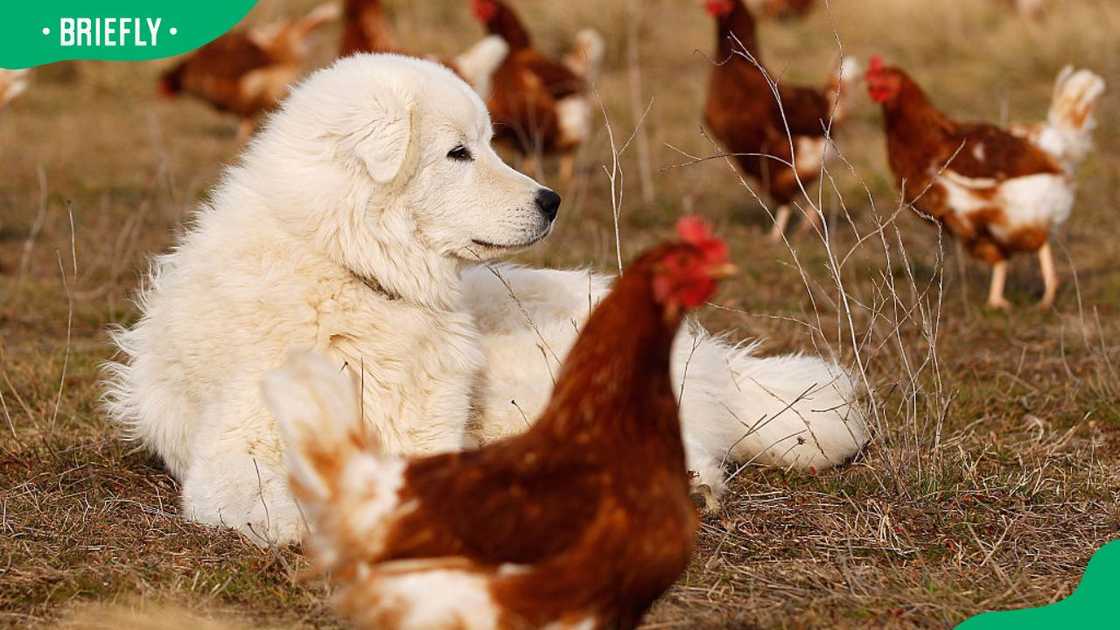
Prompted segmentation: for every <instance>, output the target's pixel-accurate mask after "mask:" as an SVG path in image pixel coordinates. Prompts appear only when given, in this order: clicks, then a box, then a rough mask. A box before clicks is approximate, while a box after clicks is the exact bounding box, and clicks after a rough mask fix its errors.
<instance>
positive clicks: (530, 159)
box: [471, 0, 606, 181]
mask: <svg viewBox="0 0 1120 630" xmlns="http://www.w3.org/2000/svg"><path fill="white" fill-rule="evenodd" d="M471 5H472V9H473V11H474V15H475V17H476V18H477V19H478V20H479V22H481V23H482V24H483V26H485V28H486V30H487V32H488V33H490V34H491V35H496V36H498V37H501V38H502V39H503V40H504V41H505V42H506V43H507V44H508V45H509V56H508V57H507V58H506V59H505V61H504V62H503V63H502V65H501V67H499V68H498V70H497V72H496V73H495V74H494V82H493V91H492V92H491V93H490V96H489V98H488V99H487V103H486V104H487V107H488V108H489V109H490V117H491V119H492V120H493V121H494V132H495V138H496V139H497V140H498V141H499V142H502V143H504V144H506V145H508V146H510V147H512V148H514V149H515V150H516V151H518V152H519V153H520V154H521V155H522V156H524V157H525V160H524V162H523V164H522V170H524V171H525V172H534V171H536V170H538V166H539V165H538V163H537V159H538V158H539V157H540V156H543V155H552V154H555V155H559V156H560V179H561V180H562V181H567V180H569V179H571V177H572V175H573V173H574V171H575V157H576V151H577V150H578V149H579V147H580V146H581V145H582V144H583V143H584V142H586V141H587V140H588V139H589V138H590V136H591V131H592V127H593V124H592V121H593V120H594V112H595V105H594V102H593V100H592V96H591V84H592V83H593V82H594V81H595V79H596V77H597V76H598V73H599V68H600V65H601V63H602V59H603V55H604V53H605V50H606V45H605V43H604V41H603V37H602V35H600V34H599V33H598V32H597V31H595V30H593V29H584V30H582V31H580V32H579V33H578V34H577V35H576V38H575V42H574V45H573V50H572V51H571V52H570V53H569V54H568V55H567V56H566V57H565V58H564V59H562V60H554V59H552V58H550V57H548V56H547V55H545V54H543V53H541V52H540V51H538V50H537V49H536V48H535V47H534V46H533V42H532V37H531V36H530V34H529V31H528V29H527V28H526V27H525V25H524V23H523V22H522V21H521V19H520V18H519V17H518V15H517V13H516V12H514V10H513V8H512V7H511V6H510V5H509V3H507V2H504V1H502V0H472V2H471Z"/></svg>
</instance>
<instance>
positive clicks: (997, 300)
mask: <svg viewBox="0 0 1120 630" xmlns="http://www.w3.org/2000/svg"><path fill="white" fill-rule="evenodd" d="M1006 284H1007V261H1006V260H1001V261H999V262H997V263H996V264H994V265H992V286H991V288H990V289H989V290H988V308H995V309H999V310H1001V311H1006V310H1010V309H1011V302H1008V301H1007V300H1006V299H1004V297H1003V288H1004V286H1005V285H1006Z"/></svg>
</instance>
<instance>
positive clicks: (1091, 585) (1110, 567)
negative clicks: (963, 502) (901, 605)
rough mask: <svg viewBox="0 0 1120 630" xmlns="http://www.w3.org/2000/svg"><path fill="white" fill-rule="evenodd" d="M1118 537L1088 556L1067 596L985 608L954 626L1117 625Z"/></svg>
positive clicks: (979, 629) (997, 629)
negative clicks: (995, 609) (994, 609)
mask: <svg viewBox="0 0 1120 630" xmlns="http://www.w3.org/2000/svg"><path fill="white" fill-rule="evenodd" d="M1118 595H1120V540H1114V541H1112V542H1110V543H1108V544H1106V545H1105V546H1104V547H1101V548H1100V549H1098V550H1097V552H1096V553H1095V554H1093V557H1092V558H1090V559H1089V566H1088V567H1086V568H1085V575H1084V576H1083V577H1082V578H1081V584H1079V585H1078V587H1077V590H1075V591H1074V592H1073V594H1071V595H1070V596H1069V597H1067V598H1065V599H1063V600H1062V601H1060V602H1056V603H1054V604H1050V605H1049V606H1042V607H1040V608H1025V609H1023V610H1009V611H1001V612H987V613H984V614H981V615H977V616H975V617H972V618H971V619H967V620H965V621H964V623H962V624H960V625H959V626H957V630H1004V629H1007V628H1015V629H1017V630H1032V629H1034V628H1040V629H1041V628H1046V629H1047V630H1051V629H1053V628H1120V598H1118V597H1117V596H1118Z"/></svg>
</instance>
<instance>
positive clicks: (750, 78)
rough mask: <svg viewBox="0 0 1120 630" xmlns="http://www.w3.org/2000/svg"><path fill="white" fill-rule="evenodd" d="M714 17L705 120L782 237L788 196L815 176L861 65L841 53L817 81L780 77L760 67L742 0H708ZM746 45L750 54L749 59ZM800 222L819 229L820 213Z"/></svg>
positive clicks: (797, 193)
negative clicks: (805, 83)
mask: <svg viewBox="0 0 1120 630" xmlns="http://www.w3.org/2000/svg"><path fill="white" fill-rule="evenodd" d="M706 6H707V9H708V12H709V13H710V14H711V15H712V17H714V18H715V20H716V46H717V49H716V50H717V54H716V59H715V65H714V66H713V68H712V75H711V79H710V83H709V86H708V101H707V105H706V106H705V109H704V122H705V124H707V126H708V128H709V129H710V130H711V132H712V135H713V136H714V137H715V139H716V140H717V141H719V143H720V144H722V145H723V147H724V148H725V149H726V150H727V151H728V152H729V153H732V154H734V159H735V162H736V164H737V165H738V167H739V169H740V170H741V171H742V172H743V173H744V174H745V175H747V176H749V177H751V178H753V179H754V180H756V181H757V182H759V184H760V185H761V186H762V187H763V188H764V189H765V190H766V192H767V193H768V194H769V195H770V197H771V199H772V200H773V201H774V203H775V204H777V205H778V211H777V213H776V217H775V221H774V228H773V230H772V231H771V233H770V238H771V239H772V240H775V241H778V240H781V239H782V237H783V235H784V234H785V229H786V226H787V225H788V223H789V220H790V215H791V214H792V212H791V208H790V206H791V204H793V203H795V200H797V199H798V198H799V197H800V196H801V195H802V194H803V192H804V191H805V190H806V189H807V188H808V186H809V185H810V184H812V183H813V181H815V180H816V179H817V177H819V176H820V173H821V169H822V168H823V167H824V164H825V160H826V158H827V157H828V155H829V153H830V147H829V137H828V136H829V134H830V133H831V129H832V128H833V127H834V125H835V123H837V122H839V121H841V120H843V118H844V117H845V114H846V113H847V98H848V97H849V96H850V95H851V93H852V92H854V89H852V86H851V83H852V82H854V81H855V80H857V79H858V75H859V69H858V64H856V62H855V60H853V59H844V60H841V62H840V64H839V65H838V66H837V69H836V71H835V72H834V73H833V75H832V77H831V78H830V79H829V81H828V84H827V86H826V87H825V88H824V89H823V90H822V89H816V88H806V87H796V86H788V85H778V86H777V88H776V89H777V94H775V92H774V90H773V89H772V88H771V84H770V80H772V79H774V75H770V76H769V79H768V77H767V74H764V72H763V70H762V68H764V67H765V66H763V64H762V59H761V56H760V53H759V50H758V39H757V34H756V29H755V21H754V17H753V16H752V15H751V12H750V10H749V9H747V7H746V6H745V5H744V4H743V3H742V0H707V1H706ZM744 52H745V53H747V55H749V56H750V57H753V58H754V60H753V61H752V60H750V59H748V57H747V56H745V55H744V54H743V53H744ZM803 214H804V216H805V222H804V223H803V224H802V229H818V228H819V223H820V217H819V216H818V213H817V212H816V211H814V210H812V209H811V208H808V207H806V208H805V209H804V210H803Z"/></svg>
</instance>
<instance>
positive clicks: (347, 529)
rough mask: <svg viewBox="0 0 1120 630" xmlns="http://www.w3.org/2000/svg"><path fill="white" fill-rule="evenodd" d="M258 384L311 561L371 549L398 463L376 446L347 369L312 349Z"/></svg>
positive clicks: (328, 564) (348, 560) (331, 562)
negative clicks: (280, 442)
mask: <svg viewBox="0 0 1120 630" xmlns="http://www.w3.org/2000/svg"><path fill="white" fill-rule="evenodd" d="M263 389H264V397H265V401H266V402H267V403H268V406H269V408H270V409H271V410H272V413H273V414H274V415H275V417H276V421H277V422H278V423H279V425H280V433H281V435H282V436H283V439H284V442H285V452H286V458H287V460H288V469H289V474H290V478H289V481H290V483H291V488H292V493H293V494H294V495H295V497H296V500H297V501H298V502H299V504H300V507H301V508H302V510H303V513H304V515H305V516H306V517H307V521H308V525H309V526H310V527H311V535H310V536H309V538H308V540H307V542H308V544H309V547H310V549H311V551H312V555H313V556H314V558H315V560H316V562H317V564H318V565H319V566H320V568H321V569H322V570H325V571H333V570H345V569H346V568H348V567H350V566H351V565H352V564H353V563H355V562H361V561H363V560H366V559H369V558H372V557H375V556H377V555H378V554H379V553H380V550H381V545H382V541H383V536H384V535H385V531H386V530H387V529H388V527H387V526H386V525H387V520H389V519H391V518H392V517H393V516H394V515H395V514H396V513H397V511H398V508H399V500H398V499H399V497H398V492H399V490H400V488H401V485H402V483H403V472H404V468H405V462H404V461H403V460H401V459H400V458H397V457H392V456H385V455H381V454H380V453H379V452H378V451H379V450H380V449H379V448H378V445H377V443H376V441H375V440H374V439H373V438H372V437H371V434H370V432H369V431H367V430H366V427H365V424H364V422H363V419H362V413H361V404H360V400H359V397H358V391H357V387H356V385H355V383H354V379H353V378H352V375H351V373H350V371H349V370H348V369H347V368H346V367H342V368H341V369H340V368H339V366H338V365H337V364H335V363H333V362H331V361H329V360H328V359H326V358H325V357H323V356H321V355H318V354H314V353H303V354H294V355H292V357H291V358H290V359H289V361H288V364H287V366H286V367H284V368H283V369H280V370H275V371H273V372H271V373H269V374H268V376H267V377H266V378H265V381H264V384H263Z"/></svg>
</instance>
